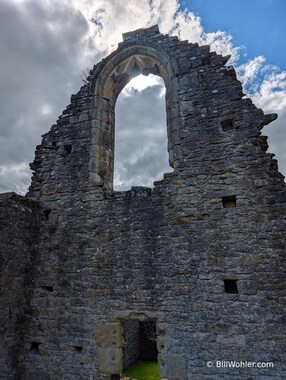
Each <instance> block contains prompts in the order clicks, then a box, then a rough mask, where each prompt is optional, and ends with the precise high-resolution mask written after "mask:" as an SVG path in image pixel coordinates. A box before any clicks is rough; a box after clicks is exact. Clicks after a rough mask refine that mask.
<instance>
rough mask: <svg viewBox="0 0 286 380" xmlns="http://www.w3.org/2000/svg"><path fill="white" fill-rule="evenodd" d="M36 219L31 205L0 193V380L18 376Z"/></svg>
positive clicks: (35, 238)
mask: <svg viewBox="0 0 286 380" xmlns="http://www.w3.org/2000/svg"><path fill="white" fill-rule="evenodd" d="M37 220H38V218H37V207H36V205H35V202H32V201H31V200H28V199H25V198H24V197H21V196H19V195H16V194H15V193H4V194H0V225H1V239H0V262H1V278H0V281H1V283H0V298H1V303H0V323H1V327H0V328H1V345H0V368H1V374H0V377H1V378H3V379H19V378H20V377H21V364H22V363H21V358H22V354H23V352H24V351H25V347H24V346H25V335H26V327H27V323H28V320H29V314H30V311H31V299H30V287H31V283H32V281H33V280H32V277H33V260H34V259H35V244H36V242H37V230H38V223H37Z"/></svg>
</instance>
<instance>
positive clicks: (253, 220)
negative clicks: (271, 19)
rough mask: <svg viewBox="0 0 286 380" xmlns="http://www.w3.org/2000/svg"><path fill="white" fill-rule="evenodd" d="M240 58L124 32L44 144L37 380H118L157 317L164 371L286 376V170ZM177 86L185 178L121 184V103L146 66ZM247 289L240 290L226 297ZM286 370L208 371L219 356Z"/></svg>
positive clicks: (177, 141) (172, 376)
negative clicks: (236, 65) (135, 338)
mask: <svg viewBox="0 0 286 380" xmlns="http://www.w3.org/2000/svg"><path fill="white" fill-rule="evenodd" d="M226 62H227V58H224V57H221V56H219V55H217V54H215V53H214V52H210V50H209V47H208V46H198V45H197V44H190V43H188V42H187V41H179V40H178V39H177V38H176V37H169V36H166V35H161V34H160V33H159V31H158V30H157V29H156V27H153V28H151V29H147V30H139V31H136V32H132V33H127V34H125V35H124V41H123V42H122V43H121V44H119V47H118V49H117V50H116V51H115V52H113V53H112V54H111V55H110V56H109V57H107V58H106V59H104V60H103V61H102V62H100V63H99V64H98V65H97V66H95V67H94V69H93V72H92V75H91V80H90V84H89V85H86V86H84V87H83V88H82V89H81V90H80V92H79V93H78V94H76V95H73V96H72V98H71V104H70V105H69V106H68V107H67V109H66V110H65V111H64V113H63V115H62V116H61V117H60V118H59V120H58V122H57V124H56V125H54V126H53V127H52V129H51V130H50V132H48V133H47V134H46V135H44V136H43V141H42V143H41V145H39V146H38V147H37V151H36V157H35V161H34V163H33V164H32V168H33V169H34V170H35V173H34V176H33V181H32V185H31V188H30V191H29V193H28V196H29V197H30V198H31V199H33V200H37V202H38V203H39V204H40V205H41V207H42V209H43V212H44V215H45V220H44V221H43V223H42V224H41V233H40V238H41V240H40V245H39V247H38V249H37V271H35V274H34V277H33V288H32V293H31V303H30V308H31V310H32V313H31V317H30V319H29V325H28V328H27V333H26V335H25V347H26V351H25V352H23V355H22V357H23V369H24V371H25V377H24V378H26V379H69V380H71V379H81V378H82V379H96V380H110V378H111V375H114V374H119V373H121V371H122V368H123V355H122V349H123V345H124V341H123V333H122V322H124V321H127V320H136V319H137V320H140V321H144V320H146V321H147V320H156V321H157V334H158V337H157V348H158V351H159V356H158V360H159V370H160V374H161V377H167V378H168V379H169V380H187V379H193V378H194V379H196V380H197V379H198V380H199V379H226V380H228V379H230V378H231V379H234V380H235V379H239V380H241V379H257V378H261V379H263V378H265V379H268V378H269V379H270V378H273V379H276V378H282V377H283V376H285V375H286V371H285V366H284V363H285V360H284V359H285V358H283V347H284V344H285V334H284V331H285V317H284V308H285V286H284V285H285V204H286V202H285V201H286V195H285V194H286V192H285V190H286V189H285V183H284V182H283V176H282V175H281V174H280V173H279V172H278V169H277V162H276V161H275V160H274V159H273V155H271V154H269V153H267V142H266V138H265V137H263V136H262V135H261V132H260V131H261V129H262V128H263V126H264V125H266V124H268V123H269V122H270V121H272V120H274V118H275V117H276V116H275V115H264V114H263V112H262V111H261V110H259V109H257V108H256V107H255V106H254V105H253V103H252V102H251V100H250V99H245V98H244V95H243V93H242V88H241V84H240V82H239V81H238V80H237V79H236V75H235V71H234V69H233V68H232V67H229V66H225V64H226ZM138 67H139V69H140V70H141V71H142V72H144V73H145V74H148V72H152V73H156V74H158V75H160V76H162V77H163V79H164V82H165V85H166V107H167V108H166V109H167V131H168V140H169V145H168V150H169V160H170V163H171V165H172V167H173V168H174V171H173V172H172V173H168V174H166V175H165V176H164V179H163V180H162V181H158V182H156V183H155V187H154V189H147V188H133V189H131V190H130V191H127V192H114V191H113V190H112V177H113V149H114V127H115V117H114V104H115V101H116V97H117V96H118V94H119V92H120V91H121V90H122V88H123V87H124V85H125V84H126V83H127V81H128V79H129V78H130V77H132V73H133V71H134V70H135V69H136V70H138V69H137V68H138ZM226 279H228V280H234V281H236V284H237V287H238V293H235V294H232V293H228V292H226V291H225V287H224V284H225V283H224V280H226ZM217 360H237V361H241V360H243V361H244V360H247V361H257V362H258V361H259V362H261V361H267V362H273V363H274V368H262V369H259V368H235V369H233V368H217V367H216V366H215V365H214V366H213V367H207V366H206V363H207V361H213V362H214V363H215V361H217Z"/></svg>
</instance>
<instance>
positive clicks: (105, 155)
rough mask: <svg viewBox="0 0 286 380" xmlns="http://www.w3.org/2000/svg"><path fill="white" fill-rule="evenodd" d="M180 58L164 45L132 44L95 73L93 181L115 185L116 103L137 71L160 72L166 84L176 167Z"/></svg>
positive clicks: (171, 160)
mask: <svg viewBox="0 0 286 380" xmlns="http://www.w3.org/2000/svg"><path fill="white" fill-rule="evenodd" d="M177 72H178V66H177V63H176V61H175V60H174V59H173V58H171V57H170V55H169V54H168V53H167V52H166V51H165V50H164V49H163V48H158V47H155V46H152V43H149V44H148V46H146V45H140V44H138V45H132V46H127V47H125V48H124V49H122V50H119V51H117V52H115V53H113V54H111V56H110V57H109V58H107V59H106V63H105V64H104V66H103V67H102V66H101V67H99V68H98V69H97V70H95V72H94V74H93V77H94V83H93V90H94V110H93V111H92V112H93V115H92V129H91V149H90V179H91V183H92V184H95V185H96V184H103V185H104V187H105V188H106V189H109V190H111V189H112V188H113V170H114V125H115V112H114V108H115V104H116V100H117V97H118V95H119V94H120V92H121V91H122V89H123V88H124V87H125V85H126V84H127V83H128V82H129V81H130V80H131V79H132V78H134V77H136V76H137V75H140V74H143V75H149V74H154V75H158V76H160V77H161V78H162V79H163V81H164V84H165V87H166V114H167V137H168V152H169V164H170V166H171V167H173V168H176V166H177V161H178V160H177V159H176V156H175V155H174V146H175V145H180V141H178V138H176V139H174V134H173V132H174V131H175V130H177V129H178V119H176V118H175V117H173V116H174V113H176V112H178V110H177V108H178V107H179V102H178V101H177V96H178V94H177V89H178V80H177V77H176V74H177Z"/></svg>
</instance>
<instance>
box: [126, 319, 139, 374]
mask: <svg viewBox="0 0 286 380" xmlns="http://www.w3.org/2000/svg"><path fill="white" fill-rule="evenodd" d="M123 339H124V346H123V369H124V370H125V369H127V368H128V367H130V366H131V365H132V364H134V363H136V362H137V361H138V360H139V359H140V330H139V321H136V320H134V321H132V320H130V321H126V322H124V324H123Z"/></svg>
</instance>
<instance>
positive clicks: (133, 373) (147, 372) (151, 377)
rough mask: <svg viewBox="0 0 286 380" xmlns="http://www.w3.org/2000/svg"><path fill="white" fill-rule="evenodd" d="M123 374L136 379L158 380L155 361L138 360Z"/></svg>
mask: <svg viewBox="0 0 286 380" xmlns="http://www.w3.org/2000/svg"><path fill="white" fill-rule="evenodd" d="M123 375H124V376H128V377H131V378H132V379H136V380H160V376H159V372H158V363H157V362H140V363H136V364H134V365H132V366H131V367H129V368H128V369H127V370H126V371H125V372H123Z"/></svg>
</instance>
